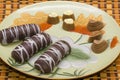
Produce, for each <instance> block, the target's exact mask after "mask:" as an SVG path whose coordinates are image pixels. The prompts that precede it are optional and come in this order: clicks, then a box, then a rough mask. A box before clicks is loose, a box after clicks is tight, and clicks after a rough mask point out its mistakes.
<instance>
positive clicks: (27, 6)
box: [0, 1, 120, 79]
mask: <svg viewBox="0 0 120 80" xmlns="http://www.w3.org/2000/svg"><path fill="white" fill-rule="evenodd" d="M53 2H55V3H59V2H65V3H74V4H76V3H77V4H83V5H87V6H90V7H93V8H96V9H98V10H100V11H102V12H104V13H105V14H107V12H105V11H103V10H102V9H100V8H97V7H94V6H92V5H89V4H86V3H80V2H73V1H45V2H39V3H34V4H30V5H26V6H25V7H22V8H20V9H18V10H16V11H14V12H12V13H11V14H13V13H15V12H17V11H19V10H21V9H25V8H29V7H31V6H34V5H38V4H39V5H40V4H43V3H53ZM107 15H108V16H109V17H111V16H110V15H109V14H107ZM8 16H9V15H8ZM8 16H7V17H8ZM7 17H5V18H4V19H3V20H2V21H1V23H0V26H1V24H2V23H3V21H5V19H6V18H7ZM111 19H112V20H113V21H114V22H115V23H116V25H118V23H117V22H116V21H115V20H114V18H112V17H111ZM118 26H119V25H118ZM119 55H120V52H119V54H118V55H117V56H116V58H115V59H114V60H113V61H112V62H111V63H110V64H108V65H107V66H105V67H104V68H102V69H99V70H97V71H96V72H94V73H92V74H88V75H85V76H77V77H71V78H59V79H78V78H85V77H87V76H90V75H93V74H96V73H98V72H100V71H102V70H104V69H106V68H107V67H109V66H110V65H111V64H112V63H113V62H114V61H115V60H117V59H118V57H119ZM0 59H1V60H2V61H3V62H4V63H5V64H7V65H8V66H9V67H11V68H12V69H14V70H16V71H19V72H20V73H23V74H25V75H28V76H31V77H36V78H42V79H57V78H45V77H41V76H35V75H32V74H28V73H25V72H22V71H21V70H18V69H17V68H15V67H14V66H11V65H9V64H8V63H6V62H5V61H4V60H3V59H2V57H1V56H0Z"/></svg>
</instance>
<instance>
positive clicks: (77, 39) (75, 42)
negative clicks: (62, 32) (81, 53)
mask: <svg viewBox="0 0 120 80" xmlns="http://www.w3.org/2000/svg"><path fill="white" fill-rule="evenodd" d="M82 37H83V35H82V34H81V35H80V37H79V38H78V39H77V40H76V41H75V42H74V44H75V43H77V42H78V41H80V39H81V38H82Z"/></svg>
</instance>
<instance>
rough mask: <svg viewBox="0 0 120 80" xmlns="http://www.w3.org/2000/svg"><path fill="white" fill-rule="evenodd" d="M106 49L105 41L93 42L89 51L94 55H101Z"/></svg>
mask: <svg viewBox="0 0 120 80" xmlns="http://www.w3.org/2000/svg"><path fill="white" fill-rule="evenodd" d="M107 47H108V43H107V41H105V40H94V42H93V44H92V46H91V49H92V51H93V52H95V53H101V52H103V51H105V50H106V49H107Z"/></svg>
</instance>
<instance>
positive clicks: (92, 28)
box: [87, 20, 105, 32]
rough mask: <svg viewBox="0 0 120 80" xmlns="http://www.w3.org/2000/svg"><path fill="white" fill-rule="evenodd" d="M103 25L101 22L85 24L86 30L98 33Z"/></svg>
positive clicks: (93, 21) (92, 21)
mask: <svg viewBox="0 0 120 80" xmlns="http://www.w3.org/2000/svg"><path fill="white" fill-rule="evenodd" d="M104 26H105V24H104V23H103V22H101V21H95V20H90V21H89V22H88V24H87V29H88V30H89V31H91V32H92V31H99V30H101V29H102V28H103V27H104Z"/></svg>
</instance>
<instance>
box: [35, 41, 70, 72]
mask: <svg viewBox="0 0 120 80" xmlns="http://www.w3.org/2000/svg"><path fill="white" fill-rule="evenodd" d="M70 52H71V47H70V45H69V44H68V43H67V42H66V41H63V40H60V41H58V42H56V43H54V44H53V45H52V46H51V47H50V48H49V49H48V50H47V51H45V52H44V54H43V55H41V56H40V57H39V58H38V59H37V60H36V61H35V63H34V65H35V68H36V69H38V70H40V71H41V73H50V72H51V71H52V70H53V69H54V67H55V66H56V65H57V64H58V63H59V62H60V61H61V60H62V59H63V58H64V57H65V56H66V55H68V54H70Z"/></svg>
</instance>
